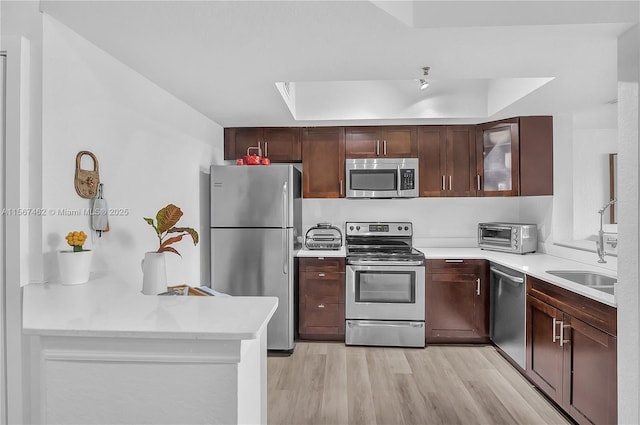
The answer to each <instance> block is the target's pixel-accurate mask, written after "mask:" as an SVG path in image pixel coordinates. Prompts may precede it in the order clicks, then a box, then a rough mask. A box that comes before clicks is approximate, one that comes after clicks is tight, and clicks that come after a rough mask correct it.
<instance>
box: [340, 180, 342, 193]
mask: <svg viewBox="0 0 640 425" xmlns="http://www.w3.org/2000/svg"><path fill="white" fill-rule="evenodd" d="M340 196H341V197H342V179H340Z"/></svg>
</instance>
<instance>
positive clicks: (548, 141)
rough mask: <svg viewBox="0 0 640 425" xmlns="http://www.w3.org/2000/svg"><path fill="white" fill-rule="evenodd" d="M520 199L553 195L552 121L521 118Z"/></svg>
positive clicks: (538, 117)
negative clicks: (521, 197)
mask: <svg viewBox="0 0 640 425" xmlns="http://www.w3.org/2000/svg"><path fill="white" fill-rule="evenodd" d="M518 133H519V137H520V196H533V195H553V117H552V116H537V117H520V118H519V124H518Z"/></svg>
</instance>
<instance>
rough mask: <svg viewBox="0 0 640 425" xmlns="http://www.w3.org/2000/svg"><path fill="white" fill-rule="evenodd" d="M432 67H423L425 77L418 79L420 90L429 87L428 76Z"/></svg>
mask: <svg viewBox="0 0 640 425" xmlns="http://www.w3.org/2000/svg"><path fill="white" fill-rule="evenodd" d="M430 69H431V68H430V67H428V66H425V67H423V68H422V72H423V73H424V76H425V78H420V79H419V80H418V83H419V84H420V90H424V89H426V88H427V87H429V82H428V81H427V79H426V77H427V76H429V70H430Z"/></svg>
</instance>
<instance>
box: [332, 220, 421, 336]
mask: <svg viewBox="0 0 640 425" xmlns="http://www.w3.org/2000/svg"><path fill="white" fill-rule="evenodd" d="M345 234H346V237H345V240H346V242H345V245H346V250H347V256H346V260H347V270H346V301H345V317H346V323H345V325H346V326H345V342H346V344H347V345H381V346H399V347H424V345H425V328H424V321H425V259H424V254H423V253H422V252H420V251H418V250H416V249H415V248H413V247H412V236H413V226H412V224H411V223H405V222H402V223H397V222H385V223H381V222H348V223H346V225H345Z"/></svg>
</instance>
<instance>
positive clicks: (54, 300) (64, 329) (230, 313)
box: [23, 277, 278, 340]
mask: <svg viewBox="0 0 640 425" xmlns="http://www.w3.org/2000/svg"><path fill="white" fill-rule="evenodd" d="M141 289H142V284H140V285H131V284H127V283H124V282H120V281H118V280H116V279H114V278H109V277H101V278H98V279H94V280H90V281H89V282H87V283H84V284H81V285H69V286H67V285H61V284H30V285H27V286H25V287H24V289H23V290H24V293H23V330H24V333H27V334H37V335H55V336H101V337H107V336H108V337H136V338H177V339H211V340H242V339H255V338H256V337H257V336H258V334H259V333H260V332H261V331H262V330H263V329H265V327H266V326H267V324H268V323H269V319H271V316H272V315H273V313H274V312H275V310H276V307H277V306H278V299H277V298H275V297H214V296H210V297H204V296H202V297H200V296H157V295H143V294H142V293H141V292H140V290H141Z"/></svg>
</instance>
